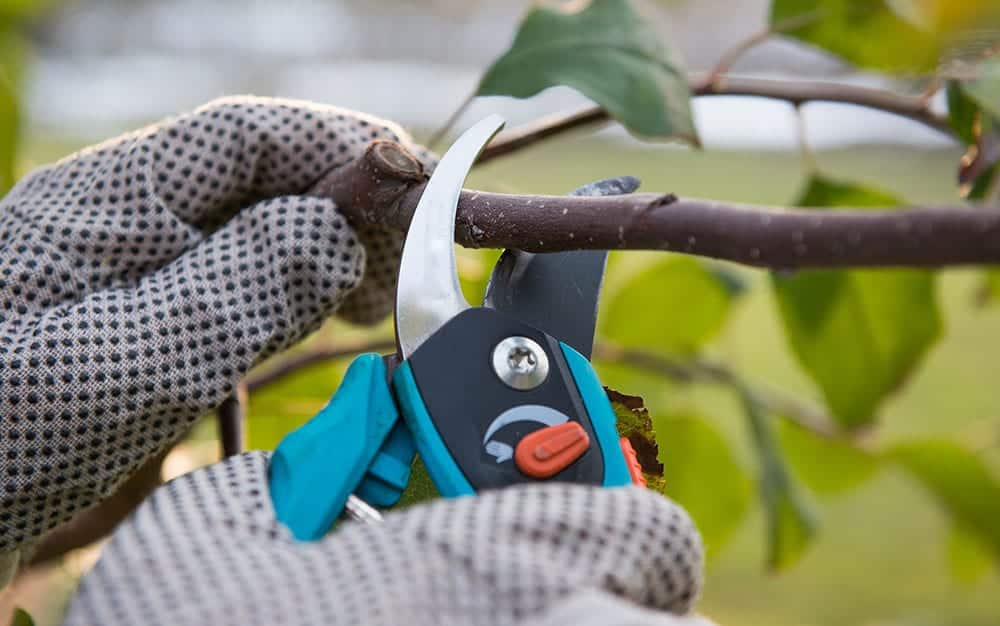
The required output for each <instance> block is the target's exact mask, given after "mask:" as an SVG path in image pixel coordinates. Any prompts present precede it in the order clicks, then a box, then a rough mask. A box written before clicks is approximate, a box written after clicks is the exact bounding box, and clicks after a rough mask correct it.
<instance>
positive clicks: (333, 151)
mask: <svg viewBox="0 0 1000 626" xmlns="http://www.w3.org/2000/svg"><path fill="white" fill-rule="evenodd" d="M377 138H381V139H390V140H395V141H400V142H402V143H403V144H404V145H409V142H410V139H409V138H408V137H407V136H406V135H405V134H404V133H403V131H401V130H400V129H399V128H397V127H396V126H394V125H391V124H389V123H387V122H385V121H382V120H379V119H376V118H372V117H369V116H365V115H362V114H360V113H354V112H351V111H346V110H341V109H336V108H332V107H322V106H317V105H313V104H308V103H303V102H291V101H279V100H267V99H258V98H231V99H225V100H220V101H217V102H214V103H212V104H209V105H207V106H205V107H203V108H201V109H199V110H198V111H196V112H194V113H192V114H188V115H184V116H181V117H179V118H177V119H174V120H170V121H167V122H165V123H162V124H158V125H155V126H151V127H149V128H146V129H144V130H140V131H138V132H136V133H133V134H130V135H127V136H124V137H121V138H118V139H115V140H112V141H109V142H107V143H104V144H102V145H99V146H97V147H95V148H92V149H89V150H85V151H83V152H81V153H79V154H77V155H74V156H71V157H69V158H67V159H65V160H63V161H61V162H59V163H57V164H55V165H53V166H50V167H47V168H44V169H41V170H39V171H36V172H34V173H33V174H31V175H29V176H28V177H27V178H25V179H24V180H23V181H21V182H20V183H19V184H18V185H17V186H16V187H15V188H14V189H13V190H12V191H11V192H10V193H9V194H8V195H7V196H6V197H5V198H3V200H2V202H0V416H2V417H0V477H2V480H0V587H2V585H3V583H4V582H5V581H4V580H3V579H4V578H5V577H9V575H10V573H11V570H12V569H13V567H14V565H15V564H16V562H17V552H18V550H19V549H21V548H22V547H24V546H26V545H29V544H31V543H32V542H33V541H36V540H37V539H38V538H39V537H40V536H41V535H42V534H43V533H45V532H46V531H48V530H50V529H52V528H54V527H55V526H57V525H58V524H60V523H62V522H64V521H66V520H67V519H69V518H70V517H71V516H72V515H73V514H74V513H76V512H78V511H80V510H82V509H84V508H86V507H88V506H90V505H92V504H94V503H95V502H97V501H98V500H100V499H101V498H102V497H104V496H106V495H107V494H109V493H110V492H112V491H113V490H114V489H115V488H116V487H117V486H118V485H119V484H120V483H121V482H122V481H123V480H124V479H125V478H126V477H127V476H128V475H129V474H130V473H131V472H133V471H134V470H135V469H136V468H138V467H139V466H140V465H141V464H142V462H143V461H144V460H145V459H147V458H149V457H151V456H153V455H155V454H157V453H158V452H160V451H162V450H164V449H165V448H166V447H167V446H169V445H170V444H171V443H172V442H174V441H175V440H176V439H178V438H179V437H180V436H182V435H183V434H184V433H185V431H186V430H187V429H188V427H189V426H190V425H191V423H192V422H193V421H194V420H195V419H196V418H198V417H199V416H200V415H202V414H204V413H205V412H206V411H208V410H210V409H212V408H213V407H216V406H218V405H219V404H220V402H221V401H222V400H223V399H225V398H226V397H227V396H228V395H229V394H231V393H232V391H233V389H234V388H235V386H236V384H237V382H238V381H239V380H240V378H241V377H243V375H244V374H245V373H246V372H247V370H249V369H250V368H251V366H253V365H254V364H256V363H258V362H259V361H261V360H262V359H263V358H264V357H266V356H268V355H269V354H271V353H274V352H276V351H278V350H281V349H283V348H286V347H288V346H290V345H292V344H293V343H295V342H296V341H298V340H299V339H301V338H302V337H303V336H304V335H306V334H307V333H309V332H310V331H312V330H314V329H315V328H316V327H317V326H318V325H319V324H320V323H321V322H322V321H323V320H324V319H325V318H326V317H327V316H329V315H330V314H331V313H333V312H334V311H337V313H338V314H339V315H340V316H341V317H343V318H346V319H348V320H351V321H355V322H372V321H377V320H379V319H381V318H382V317H383V316H385V315H386V314H387V313H388V312H389V310H390V308H391V305H392V298H393V289H394V286H395V276H396V273H397V269H398V258H399V252H400V250H401V246H402V234H401V233H390V232H382V231H378V230H377V229H374V228H371V227H368V228H366V229H363V230H354V229H352V228H351V227H350V226H349V225H348V224H347V222H346V221H345V219H344V218H343V217H342V216H341V215H340V214H339V213H338V211H337V207H336V206H334V203H333V202H332V201H330V200H327V199H320V198H314V197H306V196H303V195H301V194H302V193H303V192H304V191H305V190H306V189H307V188H308V187H309V186H310V184H311V183H313V182H314V181H315V180H316V179H317V178H319V177H320V175H321V174H323V173H324V172H326V171H327V170H329V169H331V168H333V167H335V166H338V165H341V164H344V163H346V162H348V161H350V160H352V159H354V158H357V157H358V156H360V155H361V154H362V153H363V151H364V149H365V147H366V145H368V143H369V142H370V141H371V140H373V139H377ZM409 147H410V148H411V150H412V151H414V153H415V154H417V155H418V156H419V157H421V158H422V159H424V160H425V161H428V162H429V160H430V157H429V155H428V154H427V153H426V152H425V151H423V150H422V149H421V148H419V147H416V146H412V145H409ZM161 499H162V497H161ZM3 570H6V571H3Z"/></svg>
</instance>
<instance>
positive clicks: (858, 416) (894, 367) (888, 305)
mask: <svg viewBox="0 0 1000 626" xmlns="http://www.w3.org/2000/svg"><path fill="white" fill-rule="evenodd" d="M896 203H897V202H896V201H895V199H894V198H892V196H889V195H888V194H885V193H883V192H879V191H875V190H872V189H869V188H866V187H862V186H858V185H850V184H847V183H840V182H835V181H830V180H828V179H824V178H821V177H814V178H813V179H812V180H811V181H810V183H809V186H808V188H807V189H806V191H805V193H804V194H803V195H802V198H801V201H800V202H799V204H800V205H807V206H814V207H817V206H840V205H851V206H855V207H863V206H887V205H891V204H896ZM772 283H773V285H774V291H775V295H776V298H777V303H778V308H779V311H780V314H781V318H782V321H783V323H784V329H785V336H786V338H787V339H788V342H789V344H790V346H791V348H792V351H793V352H794V354H795V356H796V358H797V359H798V361H799V363H800V364H801V365H802V367H803V368H804V369H805V370H806V372H807V373H808V374H809V376H810V377H811V378H812V379H813V380H814V381H815V382H816V384H817V385H818V386H819V387H820V390H821V391H822V393H823V397H824V398H825V400H826V403H827V405H828V406H829V407H830V410H831V411H832V412H833V414H834V416H835V417H836V418H837V419H838V420H839V421H840V422H841V423H843V424H844V425H846V426H851V427H854V426H860V425H863V424H868V423H870V422H871V421H872V420H873V418H874V414H875V411H876V409H877V408H878V406H879V404H880V403H881V402H882V401H883V400H884V399H885V397H886V396H887V395H888V394H889V393H891V392H892V391H894V390H895V389H896V388H898V387H899V385H900V384H901V383H902V382H903V381H904V380H905V379H906V377H907V376H908V375H909V374H910V373H911V372H912V371H913V370H914V369H915V368H916V366H917V364H918V363H919V362H920V360H921V358H922V357H923V355H924V354H925V353H926V352H927V350H928V348H930V346H931V345H932V344H933V343H934V341H935V340H936V339H937V338H938V336H939V335H940V333H941V318H940V314H939V312H938V308H937V303H936V300H935V280H934V275H933V274H932V273H930V272H926V271H919V270H865V271H850V272H846V271H830V270H818V271H801V272H796V273H794V274H792V275H773V277H772Z"/></svg>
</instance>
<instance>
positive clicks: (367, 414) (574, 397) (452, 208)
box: [269, 115, 643, 540]
mask: <svg viewBox="0 0 1000 626" xmlns="http://www.w3.org/2000/svg"><path fill="white" fill-rule="evenodd" d="M503 125H504V121H503V119H502V118H500V117H499V116H496V115H494V116H490V117H487V118H486V119H483V120H482V121H480V122H479V123H477V124H475V125H474V126H472V127H471V128H469V129H468V130H467V131H466V132H465V133H463V134H462V135H461V136H460V137H459V138H458V140H457V141H456V142H455V143H454V144H453V145H452V146H451V148H449V150H448V151H447V152H446V153H445V155H444V156H443V157H442V159H441V161H440V163H439V164H438V166H437V168H436V169H435V171H434V173H433V175H432V176H431V177H430V180H429V181H428V183H427V187H426V189H425V191H424V193H423V195H422V196H421V198H420V201H419V203H418V205H417V208H416V210H415V212H414V214H413V219H412V222H411V224H410V228H409V231H408V233H407V236H406V241H405V243H404V246H403V255H402V261H401V264H400V270H399V279H398V284H397V288H396V307H395V326H396V342H397V347H398V350H397V354H395V355H390V356H388V357H381V356H379V355H377V354H365V355H361V356H359V357H357V358H356V359H355V360H354V362H353V363H352V364H351V366H350V367H349V368H348V370H347V372H346V374H345V376H344V379H343V381H342V382H341V385H340V387H339V389H338V390H337V392H336V393H335V395H334V396H333V398H332V399H331V400H330V402H329V403H328V404H327V405H326V406H325V407H324V408H323V409H322V410H321V411H320V412H319V413H318V414H317V415H316V416H315V417H313V418H312V419H311V420H310V421H309V422H308V423H306V424H305V425H303V426H302V427H300V428H299V429H297V430H295V431H293V432H292V433H290V434H289V435H288V436H287V437H286V438H285V439H284V440H282V442H281V443H280V444H279V445H278V447H277V449H276V450H275V452H274V455H273V456H272V460H271V466H270V476H269V481H270V492H271V498H272V501H273V503H274V507H275V512H276V514H277V517H278V519H279V520H281V521H282V522H283V523H284V524H285V525H286V526H287V527H288V528H289V529H290V530H291V531H292V534H293V535H294V536H295V537H296V538H297V539H300V540H314V539H318V538H319V537H322V536H323V535H324V534H326V532H327V531H328V530H329V528H330V527H331V526H332V524H333V523H334V522H335V521H336V520H337V518H338V517H339V516H340V515H341V514H342V513H343V512H344V511H345V509H346V511H347V512H348V514H350V515H351V516H352V517H354V518H357V519H368V520H372V519H379V514H378V511H377V510H376V509H374V508H373V507H372V506H371V505H374V506H379V507H386V506H392V505H393V504H395V503H396V502H397V501H398V500H399V498H400V496H401V494H402V492H403V490H404V489H405V487H406V485H407V483H408V481H409V477H410V468H411V466H412V463H413V460H414V456H415V455H416V454H419V455H420V457H421V459H422V460H423V464H424V466H425V467H426V468H427V473H428V474H429V475H430V478H431V479H432V480H433V482H434V485H435V486H436V487H437V489H438V491H439V492H440V493H441V495H443V496H445V497H455V496H463V495H471V494H475V493H477V492H479V491H481V490H484V489H494V488H500V487H504V486H507V485H513V484H517V483H526V482H536V481H565V482H574V483H585V484H591V485H601V486H607V487H615V486H622V485H627V484H631V483H640V484H643V478H642V471H641V467H640V466H639V463H638V461H637V459H636V456H635V452H634V451H633V450H632V447H631V445H630V444H629V443H628V439H625V438H620V437H619V436H618V433H617V431H616V429H615V415H614V412H613V411H612V409H611V405H610V403H609V401H608V399H607V396H606V394H605V392H604V389H603V387H602V386H601V383H600V382H599V381H598V378H597V375H596V374H595V373H594V370H593V368H592V367H591V365H590V362H589V360H588V358H589V355H590V351H591V349H592V347H593V338H594V324H595V319H596V311H597V299H598V295H599V293H600V287H601V282H602V279H603V274H604V267H605V262H606V258H607V253H606V252H603V251H580V252H561V253H551V254H529V253H525V252H522V251H518V250H506V251H505V252H504V253H503V255H501V257H500V259H499V260H498V262H497V264H496V267H494V269H493V273H492V276H491V279H490V284H489V287H488V288H487V295H486V298H485V302H484V305H483V306H481V307H473V306H470V305H469V304H468V303H467V302H466V300H465V298H464V296H463V295H462V292H461V288H460V286H459V281H458V272H457V270H456V265H455V250H454V243H453V241H454V232H455V215H456V212H457V209H458V200H459V194H460V193H461V190H462V185H463V183H464V181H465V178H466V176H467V175H468V172H469V170H470V169H471V167H472V165H473V163H474V162H475V160H476V158H477V157H478V156H479V153H480V152H481V151H482V149H483V148H484V147H485V146H486V145H487V144H488V143H489V141H490V139H492V137H493V136H494V135H495V134H496V133H497V132H498V131H499V130H500V129H501V128H502V127H503ZM619 187H620V185H619ZM588 191H589V193H590V195H607V194H609V193H622V192H627V191H631V189H626V190H622V189H620V188H618V189H616V188H615V184H614V181H610V182H608V183H605V187H602V188H597V189H596V190H594V189H593V188H591V189H590V190H588Z"/></svg>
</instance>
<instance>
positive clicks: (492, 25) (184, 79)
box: [28, 0, 948, 149]
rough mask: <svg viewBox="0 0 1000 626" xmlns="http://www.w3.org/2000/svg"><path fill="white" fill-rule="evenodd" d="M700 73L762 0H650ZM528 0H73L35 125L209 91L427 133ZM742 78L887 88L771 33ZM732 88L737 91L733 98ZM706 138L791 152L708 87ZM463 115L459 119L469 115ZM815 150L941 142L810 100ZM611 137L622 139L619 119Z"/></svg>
mask: <svg viewBox="0 0 1000 626" xmlns="http://www.w3.org/2000/svg"><path fill="white" fill-rule="evenodd" d="M639 4H640V5H641V6H642V8H643V10H644V11H645V12H646V13H647V15H648V16H649V17H650V18H651V19H652V20H654V22H655V23H656V24H657V26H658V28H659V29H660V30H661V31H662V32H663V35H664V40H665V41H668V42H669V43H670V44H671V45H672V47H673V48H674V49H675V50H676V51H677V52H678V56H679V58H681V59H683V60H684V62H685V64H686V65H687V67H688V69H690V70H692V71H699V70H702V71H704V70H706V69H708V68H710V67H712V65H713V64H714V63H715V61H716V60H717V59H718V57H719V55H720V54H721V53H722V52H723V51H724V50H725V49H726V48H727V47H729V46H731V45H732V44H733V43H735V42H738V41H740V40H742V39H744V38H746V37H747V36H748V35H750V34H752V33H754V32H756V31H758V30H760V29H761V28H762V27H763V26H764V24H765V21H766V15H767V9H768V5H769V2H768V0H740V1H738V2H737V1H733V0H641V1H640V3H639ZM529 5H530V2H529V1H527V0H502V1H501V0H496V1H491V0H426V1H422V2H420V1H405V0H67V1H66V3H65V7H64V8H63V9H61V10H60V11H58V12H57V13H56V15H55V16H54V17H53V18H52V19H51V20H50V21H49V22H48V23H47V24H45V25H44V26H43V28H42V29H41V31H40V33H39V40H40V48H39V50H38V59H37V60H38V62H37V64H36V65H35V71H34V73H33V78H32V80H31V83H30V88H29V93H28V107H29V111H30V115H31V121H32V122H33V123H34V124H35V125H36V127H40V128H44V129H47V130H53V131H55V132H59V133H62V134H66V135H70V136H73V137H76V138H79V139H85V140H90V139H99V138H102V137H104V136H107V135H109V134H112V133H115V132H119V131H121V130H124V129H126V128H130V127H133V126H135V125H136V124H141V123H144V122H147V121H149V120H153V119H157V118H160V117H162V116H164V115H168V114H171V113H175V112H178V111H183V110H186V109H190V108H193V107H195V106H197V105H199V104H202V103H204V102H206V101H208V100H210V99H212V98H214V97H217V96H221V95H227V94H234V93H254V94H258V95H277V96H286V97H295V98H307V99H312V100H317V101H322V102H326V103H330V104H337V105H341V106H346V107H350V108H355V109H360V110H364V111H367V112H370V113H374V114H378V115H382V116H384V117H388V118H391V119H394V120H396V121H398V122H400V123H402V124H404V125H406V126H409V127H413V128H418V129H423V130H425V131H427V130H431V129H434V128H436V127H438V126H439V125H440V124H441V123H442V122H443V120H445V119H446V118H447V116H448V114H449V113H450V112H451V111H452V110H453V109H454V108H455V107H456V106H457V104H458V103H460V102H461V101H462V100H463V98H464V97H465V96H466V95H468V94H469V93H470V92H471V91H472V90H473V89H474V88H475V85H476V81H477V79H478V77H479V76H480V75H481V74H482V72H483V70H484V69H485V68H486V67H487V66H488V65H489V63H490V62H491V60H492V59H494V58H495V57H496V56H497V55H499V54H500V53H501V52H502V51H503V50H504V49H505V48H506V47H507V45H509V43H510V41H511V39H512V37H513V34H514V32H515V29H516V25H517V22H518V20H519V19H520V17H521V16H522V15H523V13H524V11H525V10H526V9H527V7H528V6H529ZM735 69H736V71H737V72H738V73H740V74H743V75H751V76H763V77H779V78H787V77H795V76H799V77H805V78H809V79H816V78H823V79H827V80H836V81H843V82H853V83H860V84H867V85H874V86H880V85H882V83H881V82H880V80H879V79H878V78H876V77H872V76H864V75H858V74H854V73H851V71H850V70H849V69H848V68H845V67H843V66H841V65H840V64H838V63H837V62H836V61H834V60H832V59H830V58H828V57H825V56H824V55H823V54H820V53H818V52H815V51H813V50H809V49H806V48H805V47H802V46H799V45H796V44H793V43H791V42H785V41H772V42H768V43H767V44H765V45H762V46H759V47H758V48H756V49H754V50H752V51H751V52H750V53H749V54H747V55H746V56H745V57H744V58H743V60H742V61H741V62H740V63H739V64H738V65H737V66H736V68H735ZM734 100H735V102H734ZM585 104H586V100H585V99H583V98H582V97H580V96H579V95H577V94H575V93H574V92H572V91H571V90H568V89H553V90H549V91H547V92H544V93H543V94H542V95H540V96H537V97H535V98H532V99H530V100H527V101H514V100H511V99H506V98H485V99H480V100H478V101H477V103H476V104H475V105H474V106H473V107H472V108H471V109H470V110H469V112H468V114H467V117H466V118H465V120H464V121H463V122H461V123H466V122H468V121H470V120H472V119H474V118H475V117H477V116H480V115H482V114H483V113H485V112H488V111H497V112H500V113H502V114H504V115H505V116H507V117H508V119H509V120H511V121H512V122H519V121H526V120H529V119H533V118H535V117H537V116H539V115H542V114H545V113H549V112H554V111H557V110H562V109H566V108H575V107H580V106H583V105H585ZM695 115H696V121H697V123H698V126H699V130H700V133H701V136H702V139H703V142H704V143H705V145H706V146H707V147H710V148H757V149H796V148H797V145H798V144H797V130H796V125H797V121H796V119H795V116H794V111H793V110H792V108H791V107H790V106H788V105H786V104H782V103H778V102H773V101H765V100H761V99H748V98H739V99H733V98H725V99H721V98H706V99H701V100H699V101H697V102H696V104H695ZM461 123H460V124H461ZM805 127H806V129H807V132H808V137H809V141H810V144H811V145H812V146H813V147H816V148H824V147H835V146H841V145H849V144H857V143H903V144H919V145H926V146H937V145H945V144H947V142H948V141H947V140H946V139H944V138H943V137H942V136H940V135H938V134H937V133H934V132H933V131H930V130H928V129H926V128H924V127H922V126H920V125H918V124H916V123H913V122H909V121H906V120H902V119H900V118H897V117H894V116H891V115H888V114H884V113H878V112H874V111H869V110H864V109H860V108H857V107H851V106H846V105H832V104H812V105H808V106H807V107H805ZM606 132H607V133H608V134H610V135H613V136H616V137H621V138H622V140H627V138H626V137H625V135H624V133H623V132H621V131H616V130H614V129H612V130H609V131H606Z"/></svg>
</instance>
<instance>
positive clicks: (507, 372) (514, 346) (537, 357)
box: [493, 337, 549, 391]
mask: <svg viewBox="0 0 1000 626" xmlns="http://www.w3.org/2000/svg"><path fill="white" fill-rule="evenodd" d="M493 371H494V372H496V374H497V376H498V377H499V378H500V380H501V381H503V383H504V384H505V385H507V386H508V387H512V388H514V389H519V390H521V391H527V390H528V389H534V388H535V387H537V386H539V385H541V384H542V383H543V382H545V378H546V377H547V376H548V375H549V357H548V356H547V355H546V354H545V350H543V349H542V347H541V346H540V345H538V344H537V343H536V342H534V341H532V340H531V339H528V338H527V337H507V338H506V339H504V340H503V341H501V342H500V343H498V344H497V347H496V348H493Z"/></svg>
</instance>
